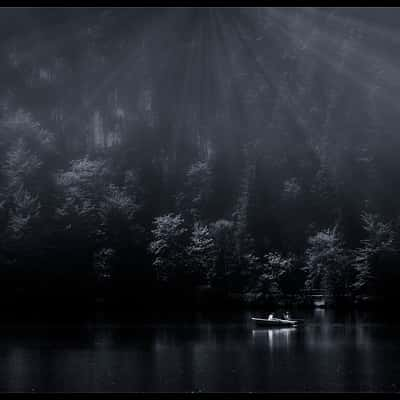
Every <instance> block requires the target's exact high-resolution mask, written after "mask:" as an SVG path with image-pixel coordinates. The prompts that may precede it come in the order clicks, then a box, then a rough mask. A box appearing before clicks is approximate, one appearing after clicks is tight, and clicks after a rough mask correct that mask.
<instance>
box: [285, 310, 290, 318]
mask: <svg viewBox="0 0 400 400" xmlns="http://www.w3.org/2000/svg"><path fill="white" fill-rule="evenodd" d="M284 317H285V319H290V315H289V312H288V311H286V312H285V314H284Z"/></svg>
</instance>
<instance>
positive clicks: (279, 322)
mask: <svg viewBox="0 0 400 400" xmlns="http://www.w3.org/2000/svg"><path fill="white" fill-rule="evenodd" d="M251 319H252V320H253V321H254V322H255V324H256V325H258V326H270V327H279V326H282V327H283V326H297V325H298V324H299V321H294V320H290V319H280V318H272V319H267V318H253V317H252V318H251Z"/></svg>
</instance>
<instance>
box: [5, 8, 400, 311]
mask: <svg viewBox="0 0 400 400" xmlns="http://www.w3.org/2000/svg"><path fill="white" fill-rule="evenodd" d="M399 13H400V11H399V10H397V9H395V10H391V9H376V10H375V9H366V10H363V9H329V8H326V9H295V8H293V9H290V8H288V9H278V8H265V9H263V8H261V9H258V8H249V9H246V8H244V9H234V8H232V9H217V8H213V9H206V8H205V9H196V8H188V9H185V8H181V9H162V8H159V9H157V8H156V9H146V8H140V9H135V8H130V9H117V8H116V9H101V8H93V9H74V8H69V9H56V8H54V9H29V8H26V9H12V8H11V9H3V10H2V11H1V15H0V26H1V28H0V29H1V35H0V59H1V64H0V72H1V73H0V88H1V89H0V274H1V279H0V298H1V299H2V301H3V303H4V302H5V301H8V300H9V299H14V298H23V299H24V300H23V301H24V302H30V301H32V302H35V301H44V302H50V303H51V302H55V303H56V302H57V301H58V300H60V301H64V300H65V301H66V302H76V303H77V304H79V303H80V302H85V301H96V300H98V299H102V300H103V301H106V302H110V303H112V302H114V301H115V302H118V304H129V306H132V305H137V306H138V307H140V306H142V305H143V304H152V305H154V306H159V305H160V304H163V303H164V302H168V301H175V302H176V304H178V305H179V304H181V305H182V304H184V303H186V304H192V303H196V301H197V300H196V299H198V298H202V299H203V300H202V301H205V302H206V303H207V304H211V305H213V304H215V305H217V304H218V303H219V302H223V301H225V300H223V299H231V301H237V302H239V303H240V304H247V305H250V306H265V305H283V304H285V305H288V304H291V305H293V304H299V305H300V304H306V303H307V299H306V296H305V293H307V290H309V289H322V290H325V291H326V293H327V294H328V295H329V299H330V301H331V302H332V304H336V305H339V304H342V303H345V304H351V305H354V304H364V303H366V302H371V301H372V302H374V301H375V302H376V301H385V302H388V303H390V302H392V303H393V302H395V301H396V299H398V297H399V290H398V286H399V284H400V267H399V261H400V253H399V250H400V244H399V241H398V238H399V233H400V218H399V217H400V208H399V204H400V157H399V154H400V135H399V126H400V113H399V110H398V108H399V102H398V101H397V99H398V95H400V90H399V89H400V74H399V72H400V56H399V54H400V53H399V52H398V51H396V50H398V46H399V38H400V35H399V31H398V30H396V25H395V19H396V16H397V17H398V16H399ZM382 21H385V24H383V22H382ZM391 21H393V26H392V25H391V24H390V22H391ZM172 299H173V300H172ZM221 304H222V303H221Z"/></svg>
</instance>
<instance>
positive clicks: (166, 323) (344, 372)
mask: <svg viewBox="0 0 400 400" xmlns="http://www.w3.org/2000/svg"><path fill="white" fill-rule="evenodd" d="M251 316H253V315H251V314H250V313H237V314H234V315H225V316H224V315H217V316H213V317H212V318H211V317H210V318H208V317H207V316H205V315H202V316H200V317H198V318H194V319H193V318H191V319H189V320H186V319H185V318H183V317H182V319H181V318H180V317H179V318H174V319H171V320H168V318H167V319H164V320H163V321H162V322H157V320H152V321H147V322H142V323H137V324H122V323H119V324H113V323H108V324H104V323H101V322H96V323H87V324H76V325H74V324H70V325H65V326H46V325H38V326H29V325H27V326H11V325H4V326H3V329H2V330H1V331H0V390H1V391H14V392H15V391H29V392H30V391H72V392H90V391H102V392H106V391H124V392H136V391H139V392H143V391H166V392H168V391H173V392H176V391H185V392H188V391H228V392H229V391H245V392H248V391H360V390H361V391H396V390H398V388H399V387H400V386H399V377H400V366H399V363H398V362H397V360H398V359H399V357H400V343H399V342H398V337H399V333H400V329H399V325H398V324H389V323H381V322H379V321H374V319H373V318H372V316H369V315H368V314H367V315H363V316H360V315H357V314H351V315H350V314H348V315H339V314H336V313H334V312H331V311H329V310H315V312H314V313H308V314H307V313H306V314H304V315H299V318H304V319H305V323H304V325H302V326H299V327H296V328H270V329H268V328H260V329H258V328H256V327H255V326H254V325H253V324H252V322H251V320H250V317H251Z"/></svg>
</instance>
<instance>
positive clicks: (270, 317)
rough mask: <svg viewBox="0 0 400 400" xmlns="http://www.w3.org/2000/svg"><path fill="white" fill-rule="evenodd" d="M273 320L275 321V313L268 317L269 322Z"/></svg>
mask: <svg viewBox="0 0 400 400" xmlns="http://www.w3.org/2000/svg"><path fill="white" fill-rule="evenodd" d="M271 319H274V313H271V314H269V315H268V321H271Z"/></svg>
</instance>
